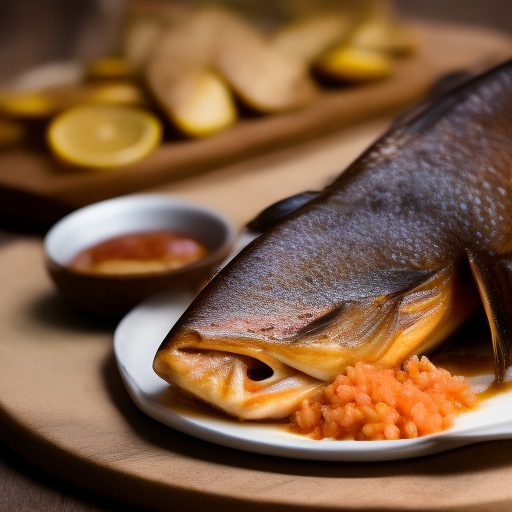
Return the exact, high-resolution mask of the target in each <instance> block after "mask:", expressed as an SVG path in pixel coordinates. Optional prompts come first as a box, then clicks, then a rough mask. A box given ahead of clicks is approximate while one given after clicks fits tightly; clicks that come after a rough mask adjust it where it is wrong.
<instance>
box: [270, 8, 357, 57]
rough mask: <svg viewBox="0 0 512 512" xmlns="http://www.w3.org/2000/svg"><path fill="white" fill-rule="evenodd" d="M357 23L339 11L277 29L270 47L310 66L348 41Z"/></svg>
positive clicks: (351, 17)
mask: <svg viewBox="0 0 512 512" xmlns="http://www.w3.org/2000/svg"><path fill="white" fill-rule="evenodd" d="M354 23H355V20H354V17H353V16H350V15H349V14H346V13H340V12H330V13H324V14H319V15H316V16H311V17H308V18H303V19H301V20H297V21H295V22H293V23H290V24H288V25H285V26H284V27H282V28H281V29H280V30H278V31H277V32H276V33H275V34H274V35H273V36H272V38H271V44H272V46H273V47H274V48H276V49H277V50H278V51H280V52H281V53H282V54H283V55H286V56H288V57H291V58H292V59H297V60H300V61H303V62H307V63H311V62H313V61H314V60H316V59H317V58H318V57H320V56H321V55H322V54H323V53H325V52H326V51H327V50H328V49H329V48H330V47H332V46H334V45H335V44H336V43H339V42H340V41H342V40H343V39H344V38H346V37H347V35H348V33H349V32H350V29H351V28H352V26H353V25H354Z"/></svg>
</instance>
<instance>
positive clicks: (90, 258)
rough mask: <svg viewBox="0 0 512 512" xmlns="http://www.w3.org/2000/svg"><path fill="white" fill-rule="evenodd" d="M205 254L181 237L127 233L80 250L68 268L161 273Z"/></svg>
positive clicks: (203, 249)
mask: <svg viewBox="0 0 512 512" xmlns="http://www.w3.org/2000/svg"><path fill="white" fill-rule="evenodd" d="M207 253H208V250H207V249H206V247H205V246H204V245H203V244H201V243H200V242H198V241H197V240H194V239H193V238H191V237H189V236H186V235H182V234H180V233H175V232H172V231H151V232H143V233H129V234H126V235H121V236H117V237H114V238H110V239H108V240H106V241H104V242H101V243H99V244H97V245H94V246H92V247H89V248H87V249H85V250H83V251H82V252H80V253H79V254H78V255H77V256H75V257H74V258H73V260H72V261H71V262H70V263H69V265H68V266H69V267H71V268H72V269H74V270H79V271H84V272H91V273H94V274H118V275H119V274H138V273H147V272H161V271H164V270H171V269H176V268H180V267H183V266H185V265H188V264H190V263H193V262H195V261H197V260H199V259H200V258H203V257H204V256H206V254H207Z"/></svg>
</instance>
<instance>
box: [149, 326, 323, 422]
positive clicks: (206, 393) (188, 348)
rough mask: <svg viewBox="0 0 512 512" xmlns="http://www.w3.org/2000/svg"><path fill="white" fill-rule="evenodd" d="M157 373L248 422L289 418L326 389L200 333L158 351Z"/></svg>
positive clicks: (268, 358) (265, 357) (256, 352)
mask: <svg viewBox="0 0 512 512" xmlns="http://www.w3.org/2000/svg"><path fill="white" fill-rule="evenodd" d="M237 341H238V343H239V342H240V340H237ZM252 341H254V340H252ZM238 343H237V345H238ZM153 369H154V370H155V372H156V373H157V375H159V376H160V377H161V378H162V379H164V380H165V381H167V382H169V383H170V384H171V385H176V386H178V387H179V388H181V389H182V390H184V391H186V392H187V393H189V394H191V395H193V396H194V397H197V398H199V399H200V400H201V401H204V402H207V403H209V404H210V405H211V406H212V407H214V408H216V409H219V410H221V411H223V412H225V413H227V414H230V415H232V416H236V417H237V418H240V419H243V420H261V419H277V418H283V417H286V416H289V415H290V414H292V413H293V412H294V411H295V410H296V409H297V408H298V407H299V405H300V404H301V402H302V401H303V400H305V399H306V398H308V397H310V396H311V395H313V394H314V393H315V392H316V391H317V390H319V389H321V388H323V386H325V384H326V383H325V382H324V381H322V380H319V379H316V378H314V377H312V376H310V375H308V374H306V373H304V372H302V371H300V370H297V369H296V368H294V367H292V366H290V365H288V364H285V363H283V362H281V361H280V360H278V359H277V358H275V357H273V356H272V355H270V354H268V353H266V352H265V351H263V350H261V349H258V348H251V347H246V346H244V347H243V348H240V346H239V345H238V346H237V348H236V351H234V347H233V344H232V343H231V342H230V341H229V340H225V341H224V342H223V341H222V340H219V339H213V340H208V339H204V338H201V337H200V335H199V334H198V333H196V332H191V333H188V334H187V335H181V336H180V337H179V339H178V340H176V341H175V342H174V343H173V344H172V346H171V347H168V348H167V349H166V350H159V351H158V352H157V354H156V357H155V360H154V363H153Z"/></svg>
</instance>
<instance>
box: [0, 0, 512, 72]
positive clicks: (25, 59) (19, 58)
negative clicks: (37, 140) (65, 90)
mask: <svg viewBox="0 0 512 512" xmlns="http://www.w3.org/2000/svg"><path fill="white" fill-rule="evenodd" d="M152 1H153V0H147V1H146V2H140V1H139V2H138V3H152ZM175 3H176V2H175ZM182 3H191V2H182ZM224 3H226V2H224ZM229 3H231V4H238V5H243V6H244V8H246V9H248V10H249V11H250V10H253V11H254V10H258V11H260V12H261V11H264V10H265V9H266V10H267V11H268V12H270V13H272V14H275V12H276V11H278V10H279V5H280V4H281V3H283V2H272V1H265V2H263V1H261V0H239V1H236V0H231V1H230V2H229ZM313 3H314V2H313ZM394 3H395V6H396V8H397V10H398V11H399V12H400V13H402V14H403V15H407V16H411V17H417V18H428V19H434V20H444V21H450V22H459V23H466V24H468V23H469V24H477V25H484V26H488V27H493V28H496V29H499V30H503V31H508V32H512V2H510V0H486V1H484V0H449V1H446V0H429V1H425V0H395V2H394ZM128 4H129V2H128V1H125V0H73V1H69V0H1V1H0V81H1V80H5V79H6V78H8V77H10V76H12V75H13V74H15V73H18V72H21V71H23V70H25V69H27V68H28V67H30V66H32V65H34V64H38V63H42V62H45V61H48V60H62V59H69V58H72V57H78V58H83V59H89V58H93V57H95V56H97V55H101V54H102V53H104V52H105V50H108V49H109V48H112V46H113V45H114V44H115V40H116V31H117V29H118V27H119V24H120V22H121V18H122V13H123V10H124V9H125V8H126V7H127V5H128Z"/></svg>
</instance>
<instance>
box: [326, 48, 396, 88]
mask: <svg viewBox="0 0 512 512" xmlns="http://www.w3.org/2000/svg"><path fill="white" fill-rule="evenodd" d="M317 69H318V70H319V71H320V72H321V73H323V74H325V75H327V76H329V77H331V78H335V79H339V80H342V81H346V82H368V81H371V80H378V79H381V78H386V77H388V76H389V75H391V72H392V70H393V66H392V61H391V59H390V57H388V56H387V55H385V54H384V53H382V52H378V51H374V50H367V49H365V48H355V47H352V46H345V47H340V48H335V49H333V50H331V51H330V52H329V53H327V54H326V55H324V56H323V57H322V58H321V59H320V60H319V61H318V62H317Z"/></svg>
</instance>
